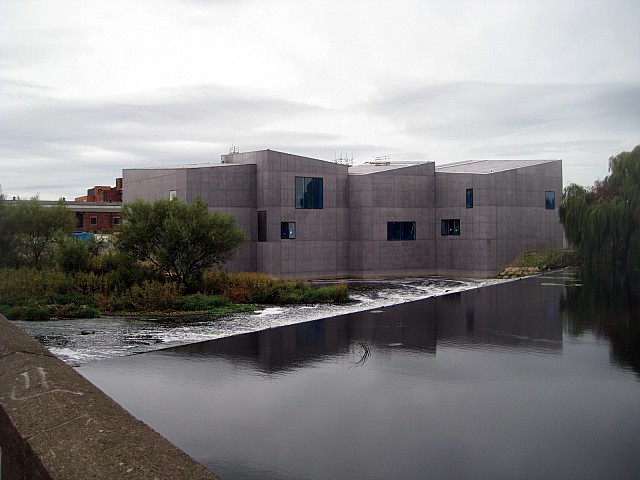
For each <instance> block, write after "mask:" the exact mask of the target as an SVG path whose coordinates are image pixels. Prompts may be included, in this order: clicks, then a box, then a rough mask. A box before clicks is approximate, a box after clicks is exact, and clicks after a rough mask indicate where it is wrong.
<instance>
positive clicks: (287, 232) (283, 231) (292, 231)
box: [280, 222, 296, 240]
mask: <svg viewBox="0 0 640 480" xmlns="http://www.w3.org/2000/svg"><path fill="white" fill-rule="evenodd" d="M280 238H282V239H285V238H287V239H289V240H295V238H296V222H280Z"/></svg>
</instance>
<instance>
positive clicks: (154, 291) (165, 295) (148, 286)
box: [130, 280, 180, 311]
mask: <svg viewBox="0 0 640 480" xmlns="http://www.w3.org/2000/svg"><path fill="white" fill-rule="evenodd" d="M179 297H180V287H179V286H178V284H177V283H175V282H167V283H161V282H158V281H155V280H152V281H149V280H145V281H144V282H143V283H142V285H133V286H132V287H131V294H130V298H131V303H132V304H133V306H134V307H135V308H137V309H140V310H147V311H151V310H167V309H171V308H175V307H176V305H177V303H178V298H179Z"/></svg>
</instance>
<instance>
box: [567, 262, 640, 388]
mask: <svg viewBox="0 0 640 480" xmlns="http://www.w3.org/2000/svg"><path fill="white" fill-rule="evenodd" d="M579 278H580V279H581V282H582V283H581V284H576V285H573V286H572V285H571V284H569V285H567V289H566V294H565V297H564V299H563V302H562V310H563V312H564V313H565V315H564V322H565V332H566V333H567V334H569V335H573V336H580V335H582V334H584V333H585V332H593V333H595V334H596V335H597V336H599V337H604V338H606V339H608V340H609V341H610V343H611V359H612V361H614V362H615V363H617V364H619V365H621V366H623V367H627V368H631V369H633V371H634V372H636V374H637V375H638V376H640V271H626V272H623V273H620V272H616V271H611V270H606V269H598V270H596V269H592V268H591V269H587V268H583V269H582V270H581V271H580V272H579Z"/></svg>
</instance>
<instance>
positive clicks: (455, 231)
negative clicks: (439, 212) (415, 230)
mask: <svg viewBox="0 0 640 480" xmlns="http://www.w3.org/2000/svg"><path fill="white" fill-rule="evenodd" d="M440 235H460V219H459V218H455V219H447V220H441V221H440Z"/></svg>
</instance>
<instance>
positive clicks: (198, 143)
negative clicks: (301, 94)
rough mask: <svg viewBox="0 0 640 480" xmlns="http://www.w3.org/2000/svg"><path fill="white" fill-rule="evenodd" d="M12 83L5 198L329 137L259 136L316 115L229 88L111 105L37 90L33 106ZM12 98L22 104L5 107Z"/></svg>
mask: <svg viewBox="0 0 640 480" xmlns="http://www.w3.org/2000/svg"><path fill="white" fill-rule="evenodd" d="M14 85H15V87H16V88H15V90H16V91H15V92H13V93H9V92H7V91H3V92H2V93H3V95H2V97H1V98H0V101H2V103H3V104H5V105H9V107H8V108H5V109H4V110H5V111H4V115H2V117H0V132H2V133H1V135H0V152H1V160H0V184H3V188H4V191H5V192H6V193H11V192H12V191H15V192H18V193H19V194H21V195H24V192H35V191H40V192H42V193H43V195H45V192H52V193H50V194H48V196H49V197H52V198H57V196H74V195H80V194H81V193H82V192H78V189H79V187H75V188H74V190H73V191H68V190H62V188H63V187H64V184H65V182H66V181H67V180H68V178H69V176H70V175H71V176H73V178H74V181H73V182H68V183H69V184H70V185H73V184H75V185H81V186H82V187H81V190H84V189H85V188H87V187H90V186H92V185H94V184H97V183H100V182H99V180H98V178H104V177H105V172H106V171H110V172H112V173H111V174H109V175H108V178H107V180H103V181H112V180H109V179H110V178H111V177H114V176H118V175H120V170H121V169H122V168H129V167H135V166H155V165H168V164H178V163H198V162H211V161H218V160H219V154H220V153H224V149H225V148H228V147H229V146H230V145H231V143H236V144H240V145H243V149H248V148H250V147H253V146H254V145H255V148H265V147H266V146H271V145H285V144H288V143H289V142H291V143H293V144H297V145H302V144H305V143H307V142H309V143H312V144H313V143H317V144H322V143H326V142H327V141H330V140H331V138H332V136H331V135H326V134H314V133H296V132H286V131H269V130H265V128H267V127H266V126H267V125H268V124H269V123H270V122H271V121H273V120H274V119H277V118H282V117H287V118H295V116H296V115H308V114H321V113H322V111H323V110H322V109H320V108H318V107H314V106H309V105H305V104H298V103H294V102H290V101H286V100H279V99H275V98H272V97H265V96H260V95H256V94H251V93H247V92H242V91H239V90H235V89H232V88H226V87H218V86H207V85H201V86H192V87H185V88H184V89H166V90H161V91H157V92H152V93H149V94H145V95H142V96H139V97H136V98H118V99H113V100H111V101H108V100H103V101H82V100H63V99H53V98H48V97H47V96H46V95H43V94H42V91H41V92H39V93H38V98H36V99H35V100H36V101H26V100H27V97H28V96H29V95H32V93H30V92H31V90H32V89H31V85H28V84H24V83H23V82H20V81H15V82H14ZM11 95H17V97H18V98H19V99H20V100H21V101H20V102H19V103H18V104H17V105H13V106H11V104H12V102H11V101H10V100H11V98H10V97H11ZM31 100H33V99H31ZM221 146H223V147H222V148H221ZM272 148H273V147H272ZM44 171H49V172H51V173H49V174H48V175H47V178H43V177H42V176H41V175H40V176H39V175H37V172H44ZM56 172H57V173H56ZM54 179H57V180H54ZM56 185H58V187H57V188H56Z"/></svg>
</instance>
